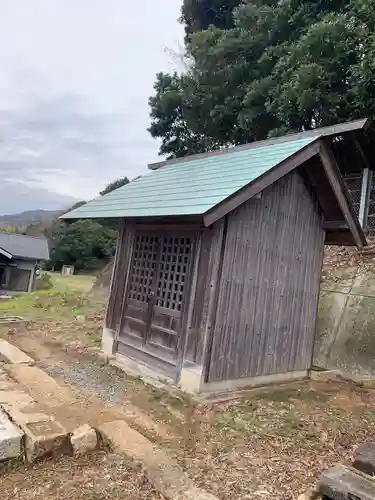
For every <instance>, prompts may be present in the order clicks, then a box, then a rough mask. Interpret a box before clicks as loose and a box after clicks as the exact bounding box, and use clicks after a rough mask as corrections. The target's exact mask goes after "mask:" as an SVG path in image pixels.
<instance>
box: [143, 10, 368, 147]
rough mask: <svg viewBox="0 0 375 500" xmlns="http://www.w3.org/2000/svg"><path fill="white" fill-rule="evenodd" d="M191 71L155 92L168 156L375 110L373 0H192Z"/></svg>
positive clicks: (160, 82) (155, 112) (159, 83)
mask: <svg viewBox="0 0 375 500" xmlns="http://www.w3.org/2000/svg"><path fill="white" fill-rule="evenodd" d="M182 22H184V24H185V28H186V33H187V35H188V36H187V37H186V53H187V54H188V56H189V57H190V59H191V63H192V64H191V66H190V68H189V71H187V72H186V73H185V74H183V75H178V74H173V75H167V74H159V75H158V76H157V80H156V84H155V95H154V96H153V97H152V98H151V99H150V107H151V119H152V122H151V127H150V129H149V131H150V133H151V134H152V136H153V137H159V138H161V139H162V146H161V149H160V154H167V155H169V156H170V157H173V156H177V157H178V156H185V155H187V154H191V153H195V152H201V151H208V150H211V149H214V148H217V147H220V146H226V145H231V144H243V143H245V142H251V141H254V140H261V139H265V138H267V137H271V136H275V135H280V134H283V133H286V132H291V131H302V130H307V129H311V128H314V127H317V126H325V125H331V124H333V123H337V122H340V121H346V120H351V119H356V118H359V117H364V116H370V117H372V116H374V115H375V62H374V61H375V29H374V28H375V1H374V0H351V1H342V0H318V1H303V0H285V1H283V2H281V1H277V0H266V1H262V2H261V1H260V0H254V1H249V0H243V1H242V2H238V1H237V2H236V1H227V2H223V1H219V0H217V1H215V0H210V1H209V0H207V1H203V2H194V1H193V0H185V2H184V5H183V9H182Z"/></svg>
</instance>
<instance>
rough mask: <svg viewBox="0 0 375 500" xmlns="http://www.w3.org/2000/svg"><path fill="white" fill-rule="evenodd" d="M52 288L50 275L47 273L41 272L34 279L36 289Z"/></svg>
mask: <svg viewBox="0 0 375 500" xmlns="http://www.w3.org/2000/svg"><path fill="white" fill-rule="evenodd" d="M51 288H53V281H52V276H51V275H50V274H49V273H43V274H42V275H41V276H40V278H38V279H37V281H36V289H37V290H51Z"/></svg>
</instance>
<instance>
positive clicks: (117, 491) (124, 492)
mask: <svg viewBox="0 0 375 500" xmlns="http://www.w3.org/2000/svg"><path fill="white" fill-rule="evenodd" d="M0 493H1V499H2V500H30V499H33V498H35V499H38V500H52V499H53V500H72V499H74V500H107V499H108V500H125V499H126V500H162V498H163V497H161V496H160V494H158V493H157V492H156V491H155V490H154V489H153V487H152V486H151V484H150V483H149V481H148V480H147V478H146V477H145V475H144V474H143V473H142V472H141V471H136V470H134V469H132V468H131V467H130V465H129V464H128V463H127V462H126V461H125V460H124V459H123V458H121V457H119V456H116V455H109V456H107V455H105V454H104V453H103V454H99V453H98V454H95V455H90V456H86V457H82V458H77V459H72V458H70V457H65V458H61V459H60V460H58V461H57V462H52V461H46V462H43V463H40V464H36V465H34V466H29V467H23V468H21V469H19V470H17V471H14V472H9V473H7V474H5V475H3V476H1V478H0Z"/></svg>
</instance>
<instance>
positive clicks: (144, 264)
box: [119, 233, 194, 371]
mask: <svg viewBox="0 0 375 500" xmlns="http://www.w3.org/2000/svg"><path fill="white" fill-rule="evenodd" d="M193 243H194V237H192V236H191V235H186V234H179V235H170V234H161V235H155V234H146V233H137V234H136V237H135V245H134V252H133V258H132V265H131V268H130V273H129V281H128V289H127V297H126V304H125V311H124V313H125V314H124V321H123V329H122V332H121V335H120V338H119V352H121V350H123V351H124V354H128V355H131V356H132V357H140V358H141V359H142V360H143V361H146V362H148V363H150V362H152V360H153V361H154V362H156V364H158V366H159V367H162V368H168V367H169V369H171V370H172V371H173V369H174V368H175V366H176V360H177V358H178V354H179V348H180V346H181V342H180V336H181V332H182V321H181V320H182V317H183V312H184V309H185V303H186V298H187V297H186V296H187V292H188V290H189V279H190V278H191V272H190V271H191V263H192V254H193V246H194V245H193ZM167 371H168V370H167Z"/></svg>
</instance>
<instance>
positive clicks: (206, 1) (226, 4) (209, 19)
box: [181, 0, 241, 41]
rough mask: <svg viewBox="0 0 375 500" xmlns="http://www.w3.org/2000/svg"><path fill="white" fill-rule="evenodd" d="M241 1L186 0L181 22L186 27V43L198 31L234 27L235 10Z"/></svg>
mask: <svg viewBox="0 0 375 500" xmlns="http://www.w3.org/2000/svg"><path fill="white" fill-rule="evenodd" d="M240 1H241V0H226V1H225V0H201V1H199V2H198V1H197V0H184V3H183V5H182V9H181V22H182V23H183V24H184V25H185V33H186V41H188V40H189V38H190V36H191V35H192V34H193V33H196V32H197V31H202V30H206V29H207V28H209V27H210V26H216V27H217V28H220V29H229V28H232V27H233V15H232V13H233V9H234V8H235V7H237V5H238V4H239V3H240Z"/></svg>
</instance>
